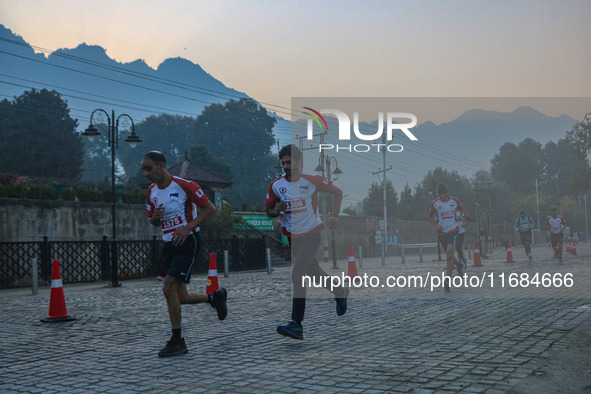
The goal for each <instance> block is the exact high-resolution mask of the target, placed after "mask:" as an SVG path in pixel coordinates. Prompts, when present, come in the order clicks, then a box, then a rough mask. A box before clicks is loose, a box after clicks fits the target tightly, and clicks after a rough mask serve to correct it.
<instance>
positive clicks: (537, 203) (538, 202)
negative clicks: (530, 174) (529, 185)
mask: <svg viewBox="0 0 591 394" xmlns="http://www.w3.org/2000/svg"><path fill="white" fill-rule="evenodd" d="M536 210H537V211H538V236H537V237H536V241H538V240H539V239H540V237H541V234H540V230H541V229H542V223H540V193H539V191H538V178H536ZM585 213H587V211H585Z"/></svg>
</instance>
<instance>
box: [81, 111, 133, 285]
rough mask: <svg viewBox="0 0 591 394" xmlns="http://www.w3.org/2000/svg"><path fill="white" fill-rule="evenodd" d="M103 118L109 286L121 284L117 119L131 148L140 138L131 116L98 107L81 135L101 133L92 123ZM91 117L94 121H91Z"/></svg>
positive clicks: (100, 122)
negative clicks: (108, 161) (108, 171)
mask: <svg viewBox="0 0 591 394" xmlns="http://www.w3.org/2000/svg"><path fill="white" fill-rule="evenodd" d="M95 115H96V116H95ZM105 118H106V120H107V141H108V144H109V147H110V148H111V221H112V225H113V229H112V234H113V237H112V239H111V286H113V287H116V286H120V285H121V284H120V283H119V272H118V261H117V260H118V256H117V226H116V222H115V150H116V149H117V148H118V147H119V121H120V120H121V127H122V133H123V132H129V133H130V135H129V136H128V137H127V138H126V139H125V142H128V143H129V145H130V146H131V147H132V148H135V147H136V145H137V144H138V143H139V142H142V140H140V138H139V137H138V136H137V134H136V133H135V126H134V124H133V119H132V118H131V116H129V115H127V114H122V115H119V116H118V117H117V118H115V111H111V116H110V117H109V114H108V113H107V111H105V110H103V109H100V108H99V109H95V110H94V111H92V114H90V125H89V126H88V128H87V129H86V130H85V131H84V132H83V133H82V135H84V136H86V137H88V140H89V141H91V142H92V141H93V140H94V137H96V136H97V135H100V134H101V133H100V132H99V131H98V129H97V128H96V127H95V126H94V125H95V124H104V123H105ZM93 119H94V120H95V121H96V123H95V122H93Z"/></svg>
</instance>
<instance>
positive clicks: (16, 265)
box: [0, 236, 269, 289]
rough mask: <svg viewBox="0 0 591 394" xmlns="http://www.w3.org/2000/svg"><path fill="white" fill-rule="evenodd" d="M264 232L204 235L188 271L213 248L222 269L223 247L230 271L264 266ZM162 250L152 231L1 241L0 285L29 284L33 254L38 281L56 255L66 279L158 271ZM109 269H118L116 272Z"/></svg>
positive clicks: (196, 269) (202, 269)
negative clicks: (145, 235) (120, 237)
mask: <svg viewBox="0 0 591 394" xmlns="http://www.w3.org/2000/svg"><path fill="white" fill-rule="evenodd" d="M265 238H266V237H263V236H261V237H257V238H247V239H242V238H237V237H234V238H231V239H204V240H203V243H202V247H201V250H200V256H199V260H198V261H199V263H198V264H196V265H194V266H193V271H192V273H193V274H203V273H206V272H207V271H208V269H209V261H210V255H211V253H214V254H215V257H216V263H217V268H218V271H220V272H222V271H223V268H224V251H228V262H229V270H230V271H247V270H262V269H265V268H266V252H265V248H266V243H267V242H269V241H268V240H266V239H265ZM113 243H116V245H115V246H116V248H113V246H114V245H113ZM113 250H116V251H117V265H116V267H113V264H112V261H113V260H112V257H113ZM161 250H162V242H161V241H160V240H157V239H156V237H154V238H153V239H151V240H145V241H112V240H108V239H107V237H103V239H102V240H101V241H49V240H48V238H47V237H44V238H43V241H41V242H0V289H9V288H18V287H28V286H31V284H32V281H31V277H32V266H33V259H36V260H37V271H38V277H39V285H47V284H49V283H51V270H52V261H53V259H58V260H59V264H60V273H61V276H62V281H63V282H64V283H82V282H94V281H104V280H110V279H112V281H113V282H114V281H115V279H117V280H126V279H139V278H144V277H150V276H156V275H157V268H158V263H159V261H160V258H161ZM114 269H116V270H117V271H113V270H114ZM113 272H117V275H115V276H116V278H113Z"/></svg>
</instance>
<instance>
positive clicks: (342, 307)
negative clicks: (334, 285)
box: [335, 287, 349, 316]
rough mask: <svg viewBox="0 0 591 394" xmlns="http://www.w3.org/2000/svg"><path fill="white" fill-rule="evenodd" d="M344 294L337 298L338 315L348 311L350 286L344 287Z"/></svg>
mask: <svg viewBox="0 0 591 394" xmlns="http://www.w3.org/2000/svg"><path fill="white" fill-rule="evenodd" d="M341 290H342V294H341V297H340V298H335V301H336V302H337V316H343V315H344V314H345V313H347V297H349V288H348V287H342V288H341Z"/></svg>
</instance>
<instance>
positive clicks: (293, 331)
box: [277, 321, 304, 340]
mask: <svg viewBox="0 0 591 394" xmlns="http://www.w3.org/2000/svg"><path fill="white" fill-rule="evenodd" d="M277 332H278V333H279V334H281V335H283V336H285V337H290V338H293V339H300V340H301V339H304V328H303V327H302V325H301V324H300V323H296V322H294V321H290V322H289V323H287V324H284V325H282V326H277Z"/></svg>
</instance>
